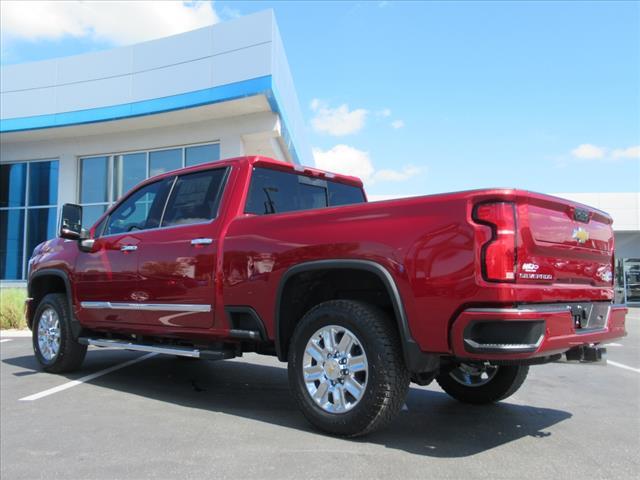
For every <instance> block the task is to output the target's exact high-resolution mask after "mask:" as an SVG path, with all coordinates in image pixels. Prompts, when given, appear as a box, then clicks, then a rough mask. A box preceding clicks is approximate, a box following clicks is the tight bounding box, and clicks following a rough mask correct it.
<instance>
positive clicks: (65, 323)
mask: <svg viewBox="0 0 640 480" xmlns="http://www.w3.org/2000/svg"><path fill="white" fill-rule="evenodd" d="M33 351H34V353H35V355H36V358H37V359H38V362H39V363H40V365H42V367H43V368H44V370H46V371H47V372H52V373H62V372H70V371H73V370H76V369H78V368H79V367H80V365H81V364H82V361H83V360H84V356H85V354H86V353H87V346H86V345H80V344H79V343H78V342H76V340H75V339H74V338H73V335H72V332H71V312H70V311H69V303H68V302H67V297H66V296H65V295H64V294H61V293H50V294H48V295H46V296H45V297H44V298H43V299H42V301H41V302H40V304H39V305H38V308H37V309H36V313H35V316H34V320H33Z"/></svg>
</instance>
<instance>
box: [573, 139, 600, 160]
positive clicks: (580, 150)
mask: <svg viewBox="0 0 640 480" xmlns="http://www.w3.org/2000/svg"><path fill="white" fill-rule="evenodd" d="M571 155H573V156H574V157H576V158H580V159H583V160H595V159H599V158H604V157H605V155H606V149H605V148H602V147H597V146H596V145H591V144H590V143H583V144H582V145H579V146H578V147H577V148H574V149H573V150H571Z"/></svg>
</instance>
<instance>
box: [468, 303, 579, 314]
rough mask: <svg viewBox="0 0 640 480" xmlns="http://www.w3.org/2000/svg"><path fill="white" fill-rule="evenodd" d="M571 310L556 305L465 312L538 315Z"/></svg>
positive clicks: (477, 309) (482, 309)
mask: <svg viewBox="0 0 640 480" xmlns="http://www.w3.org/2000/svg"><path fill="white" fill-rule="evenodd" d="M567 310H571V307H570V306H565V307H558V306H556V305H541V306H540V307H533V308H531V307H530V308H468V309H466V310H465V312H474V313H540V312H545V313H549V312H558V313H564V312H566V311H567Z"/></svg>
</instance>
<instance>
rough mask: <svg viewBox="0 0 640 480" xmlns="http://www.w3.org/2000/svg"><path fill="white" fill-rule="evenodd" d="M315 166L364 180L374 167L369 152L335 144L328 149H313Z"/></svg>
mask: <svg viewBox="0 0 640 480" xmlns="http://www.w3.org/2000/svg"><path fill="white" fill-rule="evenodd" d="M313 158H314V160H315V163H316V167H318V168H320V169H322V170H327V171H329V172H334V173H341V174H343V175H353V176H355V177H358V178H361V179H362V180H364V181H367V180H370V179H371V177H372V176H373V174H374V172H375V169H374V168H373V163H372V162H371V158H370V157H369V152H363V151H362V150H358V149H357V148H353V147H350V146H349V145H342V144H341V145H336V146H335V147H333V148H331V149H330V150H321V149H319V148H314V149H313Z"/></svg>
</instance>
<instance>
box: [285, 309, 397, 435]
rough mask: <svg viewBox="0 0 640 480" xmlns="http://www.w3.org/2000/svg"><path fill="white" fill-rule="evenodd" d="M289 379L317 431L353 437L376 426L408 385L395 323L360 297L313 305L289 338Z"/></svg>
mask: <svg viewBox="0 0 640 480" xmlns="http://www.w3.org/2000/svg"><path fill="white" fill-rule="evenodd" d="M289 384H290V387H291V390H292V391H293V394H294V396H295V399H296V401H297V403H298V405H299V406H300V408H301V410H302V412H303V414H304V415H305V417H306V418H307V419H308V420H309V421H310V422H311V423H312V424H313V425H314V426H316V427H317V428H319V429H320V430H323V431H325V432H327V433H331V434H335V435H343V436H348V437H355V436H359V435H365V434H367V433H370V432H372V431H374V430H377V429H379V428H381V427H382V426H384V425H386V424H387V423H389V422H390V421H391V420H392V419H393V418H394V416H395V415H396V414H397V413H398V412H399V411H400V409H401V408H402V405H403V403H404V400H405V397H406V394H407V390H408V387H409V373H408V371H407V369H406V367H405V365H404V361H403V356H402V349H401V347H400V339H399V337H398V333H397V331H396V330H395V328H394V324H393V323H392V321H391V320H390V319H389V318H388V317H387V316H386V315H385V314H384V312H382V311H381V310H379V309H378V308H376V307H374V306H372V305H369V304H366V303H362V302H356V301H351V300H332V301H328V302H324V303H322V304H320V305H318V306H316V307H315V308H313V309H312V310H310V311H309V312H308V313H307V314H306V315H305V316H304V317H303V318H302V320H301V321H300V323H299V324H298V326H297V328H296V330H295V332H294V335H293V338H292V340H291V346H290V349H289Z"/></svg>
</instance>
